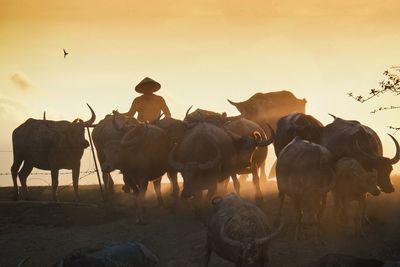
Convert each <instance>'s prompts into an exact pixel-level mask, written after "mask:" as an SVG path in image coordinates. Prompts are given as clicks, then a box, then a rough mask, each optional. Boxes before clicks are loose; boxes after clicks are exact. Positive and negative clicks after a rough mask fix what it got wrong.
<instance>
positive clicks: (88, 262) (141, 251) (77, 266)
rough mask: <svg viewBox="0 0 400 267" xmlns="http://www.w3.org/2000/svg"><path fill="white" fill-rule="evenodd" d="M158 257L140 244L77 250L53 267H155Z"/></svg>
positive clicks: (122, 244)
mask: <svg viewBox="0 0 400 267" xmlns="http://www.w3.org/2000/svg"><path fill="white" fill-rule="evenodd" d="M158 261H159V259H158V257H157V256H156V255H155V254H154V253H153V252H151V251H150V250H149V249H148V248H146V247H145V246H144V245H143V244H141V243H139V242H128V243H121V244H113V245H108V246H105V247H103V248H98V249H91V248H86V249H76V250H74V251H72V252H71V253H69V254H68V255H66V256H65V257H64V258H62V259H61V260H59V261H57V263H55V264H54V265H53V267H86V266H97V267H117V266H135V267H136V266H137V267H155V266H157V265H158Z"/></svg>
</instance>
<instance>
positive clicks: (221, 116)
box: [184, 107, 229, 126]
mask: <svg viewBox="0 0 400 267" xmlns="http://www.w3.org/2000/svg"><path fill="white" fill-rule="evenodd" d="M191 108H192V107H190V108H189V109H188V110H187V111H186V115H185V118H184V122H186V123H188V124H196V123H198V122H208V123H211V124H214V125H216V126H222V125H224V123H226V122H227V121H229V118H228V116H227V115H226V113H225V112H223V113H217V112H214V111H210V110H204V109H196V110H195V111H193V112H191V113H190V109H191Z"/></svg>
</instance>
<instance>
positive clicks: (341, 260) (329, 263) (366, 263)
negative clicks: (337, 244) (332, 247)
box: [302, 253, 397, 267]
mask: <svg viewBox="0 0 400 267" xmlns="http://www.w3.org/2000/svg"><path fill="white" fill-rule="evenodd" d="M389 266H392V267H394V266H397V265H389V264H388V265H386V264H385V262H383V261H380V260H376V259H366V258H360V257H356V256H353V255H346V254H336V253H330V254H327V255H325V256H323V257H322V258H321V259H319V260H318V261H316V262H313V263H311V264H307V265H304V266H302V267H389Z"/></svg>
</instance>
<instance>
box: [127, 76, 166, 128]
mask: <svg viewBox="0 0 400 267" xmlns="http://www.w3.org/2000/svg"><path fill="white" fill-rule="evenodd" d="M160 88H161V85H160V84H159V83H158V82H156V81H154V80H152V79H150V78H148V77H146V78H144V79H143V80H142V81H141V82H140V83H139V84H138V85H136V87H135V91H136V92H138V93H140V94H142V95H141V96H138V97H136V98H135V99H134V100H133V102H132V106H131V108H130V109H129V111H128V112H126V113H122V115H126V116H129V117H133V116H135V114H136V112H137V113H138V116H137V119H138V120H139V121H142V122H146V121H149V122H153V121H155V120H156V119H158V117H159V116H160V114H161V111H162V112H163V113H164V115H165V116H166V117H171V112H170V111H169V108H168V106H167V104H166V103H165V100H164V98H163V97H162V96H159V95H156V94H154V92H156V91H158V90H159V89H160Z"/></svg>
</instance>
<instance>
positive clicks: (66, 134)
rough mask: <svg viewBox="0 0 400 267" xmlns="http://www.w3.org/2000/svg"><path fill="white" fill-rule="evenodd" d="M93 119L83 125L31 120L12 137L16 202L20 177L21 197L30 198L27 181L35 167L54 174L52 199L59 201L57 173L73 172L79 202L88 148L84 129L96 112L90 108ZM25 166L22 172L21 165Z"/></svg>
mask: <svg viewBox="0 0 400 267" xmlns="http://www.w3.org/2000/svg"><path fill="white" fill-rule="evenodd" d="M88 107H89V109H90V111H91V113H92V117H91V118H90V119H89V120H88V121H86V122H84V121H82V120H81V119H76V120H74V121H73V122H69V121H51V120H35V119H28V120H27V121H26V122H24V123H23V124H21V125H20V126H19V127H17V128H16V129H15V130H14V132H13V134H12V142H13V155H14V162H13V165H12V166H11V175H12V179H13V183H14V199H18V198H19V195H18V184H17V176H18V177H19V180H20V182H21V186H22V198H23V199H27V198H28V189H27V186H26V180H27V178H28V176H29V174H30V173H31V171H32V169H33V168H38V169H42V170H49V171H51V180H52V190H53V199H54V200H57V187H58V171H59V170H60V169H69V170H72V181H73V185H74V191H75V197H76V199H77V200H79V193H78V181H79V172H80V165H81V158H82V155H83V150H84V149H85V148H87V147H88V146H89V143H88V141H86V140H85V127H89V126H91V125H92V124H93V122H94V121H95V120H96V115H95V113H94V111H93V109H92V108H91V107H90V106H89V105H88ZM22 163H24V165H23V166H22V168H21V170H19V168H20V166H21V164H22Z"/></svg>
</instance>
